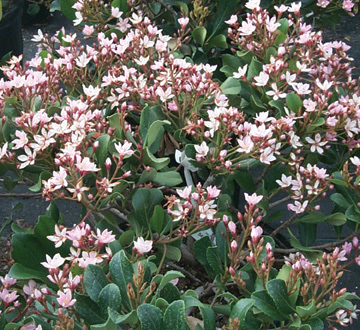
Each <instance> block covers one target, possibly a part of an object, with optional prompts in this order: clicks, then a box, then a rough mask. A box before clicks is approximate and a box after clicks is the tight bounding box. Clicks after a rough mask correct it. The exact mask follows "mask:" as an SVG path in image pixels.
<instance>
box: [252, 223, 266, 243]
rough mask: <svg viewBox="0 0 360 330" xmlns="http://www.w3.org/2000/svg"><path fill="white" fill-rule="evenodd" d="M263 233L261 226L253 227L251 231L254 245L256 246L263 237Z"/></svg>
mask: <svg viewBox="0 0 360 330" xmlns="http://www.w3.org/2000/svg"><path fill="white" fill-rule="evenodd" d="M262 233H263V229H262V228H261V227H259V226H257V227H253V228H252V229H251V234H250V236H251V241H252V242H253V244H256V243H257V242H258V240H259V238H260V236H261V235H262Z"/></svg>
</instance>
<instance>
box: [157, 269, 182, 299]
mask: <svg viewBox="0 0 360 330" xmlns="http://www.w3.org/2000/svg"><path fill="white" fill-rule="evenodd" d="M179 277H185V275H184V274H183V273H180V272H178V271H176V270H169V271H168V272H166V274H165V275H164V276H163V277H162V278H161V281H160V284H159V286H158V288H157V290H156V292H157V293H159V294H160V291H161V290H162V289H163V288H164V287H165V285H167V284H168V283H170V281H171V280H174V279H175V278H179Z"/></svg>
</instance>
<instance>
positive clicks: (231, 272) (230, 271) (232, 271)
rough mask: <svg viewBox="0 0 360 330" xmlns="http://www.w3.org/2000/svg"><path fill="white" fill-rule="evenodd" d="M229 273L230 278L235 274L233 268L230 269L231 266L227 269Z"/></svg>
mask: <svg viewBox="0 0 360 330" xmlns="http://www.w3.org/2000/svg"><path fill="white" fill-rule="evenodd" d="M229 273H230V275H231V276H235V274H236V273H235V270H234V268H232V267H231V266H230V267H229Z"/></svg>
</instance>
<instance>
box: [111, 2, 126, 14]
mask: <svg viewBox="0 0 360 330" xmlns="http://www.w3.org/2000/svg"><path fill="white" fill-rule="evenodd" d="M111 6H113V7H117V8H119V9H120V11H122V12H123V13H126V12H127V11H128V9H129V6H128V4H127V1H126V0H113V2H112V3H111Z"/></svg>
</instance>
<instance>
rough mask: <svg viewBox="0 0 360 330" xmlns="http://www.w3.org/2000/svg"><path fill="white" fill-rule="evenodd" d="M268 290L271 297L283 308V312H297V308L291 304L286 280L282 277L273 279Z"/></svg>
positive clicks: (278, 306) (279, 307)
mask: <svg viewBox="0 0 360 330" xmlns="http://www.w3.org/2000/svg"><path fill="white" fill-rule="evenodd" d="M267 290H268V292H269V295H270V296H271V298H272V299H273V300H274V302H275V304H276V306H277V308H278V309H279V310H281V312H282V313H286V314H292V313H295V309H294V308H293V307H292V306H291V305H290V300H289V295H288V292H287V289H286V284H285V281H283V280H281V279H274V280H271V281H269V282H268V284H267Z"/></svg>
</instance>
